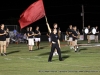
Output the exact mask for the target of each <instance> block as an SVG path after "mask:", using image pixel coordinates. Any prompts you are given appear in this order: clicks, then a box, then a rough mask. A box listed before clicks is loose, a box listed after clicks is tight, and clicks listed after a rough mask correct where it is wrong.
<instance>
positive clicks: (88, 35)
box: [87, 25, 91, 43]
mask: <svg viewBox="0 0 100 75" xmlns="http://www.w3.org/2000/svg"><path fill="white" fill-rule="evenodd" d="M88 30H89V32H88V34H87V40H88V43H91V40H90V35H91V28H90V25H88Z"/></svg>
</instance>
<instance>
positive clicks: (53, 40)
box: [46, 23, 62, 62]
mask: <svg viewBox="0 0 100 75" xmlns="http://www.w3.org/2000/svg"><path fill="white" fill-rule="evenodd" d="M46 24H47V27H48V30H49V32H50V36H51V43H52V45H51V52H50V55H49V58H48V62H51V61H52V56H53V52H54V51H55V49H56V50H57V52H58V54H59V61H62V57H61V50H60V41H59V37H58V35H57V29H53V30H52V31H51V28H50V26H49V24H48V23H46Z"/></svg>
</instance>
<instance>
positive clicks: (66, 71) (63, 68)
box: [0, 41, 100, 75]
mask: <svg viewBox="0 0 100 75" xmlns="http://www.w3.org/2000/svg"><path fill="white" fill-rule="evenodd" d="M79 43H86V42H82V41H80V42H79ZM61 44H62V47H61V51H62V57H63V59H64V61H59V60H58V56H54V57H53V59H52V62H48V56H49V52H50V46H49V43H48V42H41V49H40V50H36V47H35V46H34V51H32V52H29V51H28V46H27V44H10V45H9V47H8V48H7V53H8V55H7V56H0V75H99V74H100V47H80V52H76V53H75V52H74V50H70V48H69V47H68V46H65V44H66V42H61Z"/></svg>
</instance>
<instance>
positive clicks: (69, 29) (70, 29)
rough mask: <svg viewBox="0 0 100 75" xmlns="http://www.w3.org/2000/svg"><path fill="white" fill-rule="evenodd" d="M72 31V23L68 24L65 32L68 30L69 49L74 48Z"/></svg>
mask: <svg viewBox="0 0 100 75" xmlns="http://www.w3.org/2000/svg"><path fill="white" fill-rule="evenodd" d="M72 31H73V29H72V25H69V28H68V29H67V32H68V36H69V40H68V41H69V46H70V49H74V47H73V45H72V44H73V38H72Z"/></svg>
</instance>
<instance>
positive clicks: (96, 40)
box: [95, 26, 99, 42]
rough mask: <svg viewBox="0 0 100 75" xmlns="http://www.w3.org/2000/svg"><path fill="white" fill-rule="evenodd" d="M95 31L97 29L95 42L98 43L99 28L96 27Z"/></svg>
mask: <svg viewBox="0 0 100 75" xmlns="http://www.w3.org/2000/svg"><path fill="white" fill-rule="evenodd" d="M95 29H96V34H95V42H98V34H99V29H98V26H96V27H95Z"/></svg>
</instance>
